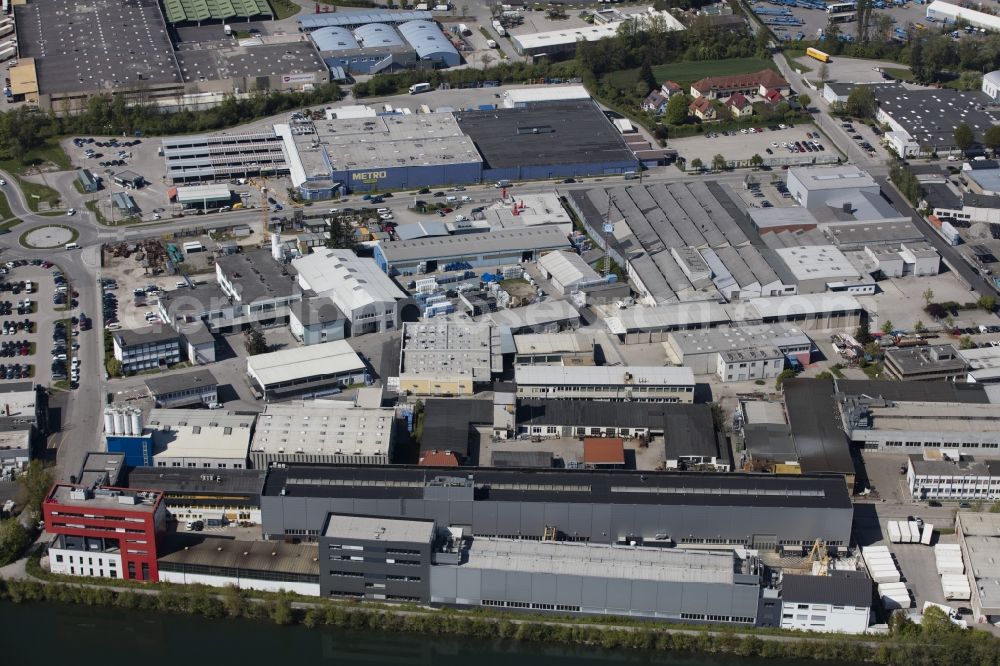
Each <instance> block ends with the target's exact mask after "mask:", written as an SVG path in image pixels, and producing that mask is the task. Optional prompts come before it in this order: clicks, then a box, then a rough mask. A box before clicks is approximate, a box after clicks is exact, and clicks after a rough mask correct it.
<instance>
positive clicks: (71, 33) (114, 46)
mask: <svg viewBox="0 0 1000 666" xmlns="http://www.w3.org/2000/svg"><path fill="white" fill-rule="evenodd" d="M13 9H14V17H15V21H16V23H17V41H18V55H19V57H20V58H22V59H23V58H33V59H34V64H35V70H36V74H37V77H38V78H37V81H38V92H39V93H41V94H58V93H67V92H80V91H88V92H96V91H102V92H104V91H109V90H112V89H118V88H129V87H138V86H153V87H155V86H159V85H163V84H177V85H180V84H181V81H182V78H181V72H180V69H179V67H178V65H177V60H176V58H175V55H174V48H173V45H172V44H171V41H170V37H169V35H168V33H167V26H166V24H165V23H164V21H163V17H162V15H161V14H160V8H159V4H158V3H157V2H156V0H134V1H130V2H119V1H117V0H94V1H93V2H87V3H78V4H74V3H69V4H67V3H65V2H61V0H28V2H25V3H24V4H15V5H14V7H13ZM140 45H141V48H140Z"/></svg>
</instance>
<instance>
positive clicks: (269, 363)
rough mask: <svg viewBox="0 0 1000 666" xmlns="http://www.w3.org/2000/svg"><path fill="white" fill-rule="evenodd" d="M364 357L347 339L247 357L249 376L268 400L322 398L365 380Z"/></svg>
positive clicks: (252, 383)
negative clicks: (362, 357) (362, 358)
mask: <svg viewBox="0 0 1000 666" xmlns="http://www.w3.org/2000/svg"><path fill="white" fill-rule="evenodd" d="M366 375H367V372H366V370H365V363H364V361H362V360H361V357H360V356H358V355H357V353H356V352H355V351H354V350H353V349H352V348H351V345H349V344H347V342H345V341H344V340H336V341H333V342H323V343H320V344H318V345H309V346H307V347H296V348H291V349H282V350H281V351H276V352H270V353H267V354H258V355H256V356H250V357H248V358H247V377H248V379H249V381H250V384H251V385H252V386H253V387H254V388H255V389H257V390H259V391H260V393H261V395H262V396H263V398H264V399H265V400H268V401H271V400H283V399H287V398H294V397H299V398H303V399H306V398H319V397H322V396H324V395H331V394H334V393H339V392H340V389H341V388H343V387H345V386H350V385H351V384H360V383H363V382H364V381H365V378H366Z"/></svg>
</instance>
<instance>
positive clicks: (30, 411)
mask: <svg viewBox="0 0 1000 666" xmlns="http://www.w3.org/2000/svg"><path fill="white" fill-rule="evenodd" d="M37 399H38V397H37V396H36V394H35V391H34V390H30V391H6V392H3V393H0V418H16V417H18V416H22V417H26V418H29V419H34V418H35V401H36V400H37Z"/></svg>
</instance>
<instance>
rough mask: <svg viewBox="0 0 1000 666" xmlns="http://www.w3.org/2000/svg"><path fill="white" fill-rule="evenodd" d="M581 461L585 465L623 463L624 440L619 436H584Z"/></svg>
mask: <svg viewBox="0 0 1000 666" xmlns="http://www.w3.org/2000/svg"><path fill="white" fill-rule="evenodd" d="M583 462H584V464H587V465H624V464H625V442H624V441H622V438H621V437H584V438H583Z"/></svg>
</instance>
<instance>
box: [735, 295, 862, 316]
mask: <svg viewBox="0 0 1000 666" xmlns="http://www.w3.org/2000/svg"><path fill="white" fill-rule="evenodd" d="M750 306H751V307H752V308H753V310H755V311H756V313H757V314H758V315H759V316H760V318H761V319H770V318H777V317H781V318H788V317H791V316H795V315H799V314H806V315H810V314H833V313H837V312H847V313H850V312H861V311H862V310H863V309H864V308H863V306H862V305H861V303H860V302H859V301H858V299H856V298H855V297H854V296H851V295H850V294H843V293H821V294H795V295H792V296H771V297H769V298H752V299H750Z"/></svg>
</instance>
